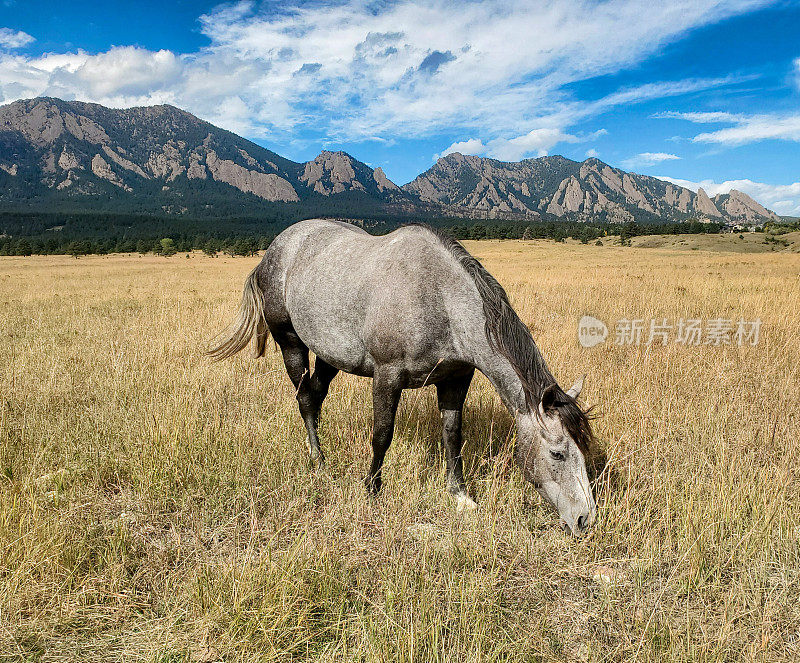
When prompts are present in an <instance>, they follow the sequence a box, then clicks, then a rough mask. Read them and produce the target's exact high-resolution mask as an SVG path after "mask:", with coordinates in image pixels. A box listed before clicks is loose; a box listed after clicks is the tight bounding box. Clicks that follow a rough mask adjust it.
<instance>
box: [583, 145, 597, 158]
mask: <svg viewBox="0 0 800 663" xmlns="http://www.w3.org/2000/svg"><path fill="white" fill-rule="evenodd" d="M599 156H600V152H598V151H597V150H596V149H594V148H593V147H592V148H591V149H588V150H586V158H587V159H591V158H592V157H599Z"/></svg>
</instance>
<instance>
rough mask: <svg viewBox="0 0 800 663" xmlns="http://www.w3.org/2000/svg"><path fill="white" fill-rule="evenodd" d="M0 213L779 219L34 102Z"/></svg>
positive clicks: (577, 178)
mask: <svg viewBox="0 0 800 663" xmlns="http://www.w3.org/2000/svg"><path fill="white" fill-rule="evenodd" d="M0 210H5V211H9V210H10V211H54V210H55V211H59V210H60V211H104V212H112V211H113V212H133V213H143V214H153V215H161V216H173V215H174V216H181V215H187V216H203V217H220V218H222V217H230V216H236V215H239V216H241V215H250V216H258V215H260V214H264V213H267V212H269V213H270V214H273V215H274V214H275V213H276V210H277V211H278V212H281V211H282V212H285V213H287V214H290V215H291V214H293V215H295V216H298V215H299V216H302V215H304V214H308V215H312V214H326V215H335V216H356V217H364V218H366V217H369V216H370V215H373V214H381V215H384V216H396V217H398V218H399V217H403V216H408V215H414V216H420V215H422V216H425V215H428V216H440V217H441V216H451V217H468V218H470V217H471V218H489V219H494V218H501V219H502V218H505V219H520V220H525V219H547V220H558V219H562V220H577V221H589V220H600V221H611V222H627V221H640V222H664V221H683V220H688V219H699V220H702V221H716V222H721V223H762V222H764V221H768V220H775V221H776V220H778V219H779V217H778V216H777V215H776V214H775V213H774V212H772V211H770V210H767V209H765V208H764V207H762V206H761V205H760V204H759V203H757V202H756V201H754V200H753V199H752V198H750V197H749V196H747V195H746V194H744V193H742V192H741V191H737V190H732V191H730V192H729V193H727V194H719V195H716V196H714V197H713V198H710V197H709V196H708V195H706V193H705V191H703V189H700V190H699V191H698V192H697V193H695V192H693V191H691V190H689V189H686V188H683V187H680V186H677V185H675V184H672V183H669V182H665V181H663V180H659V179H657V178H654V177H648V176H644V175H637V174H634V173H628V172H625V171H623V170H620V169H618V168H614V167H612V166H610V165H608V164H605V163H603V162H602V161H600V160H599V159H595V158H591V159H587V160H586V161H583V162H577V161H571V160H569V159H565V158H564V157H561V156H546V157H539V158H536V159H525V160H523V161H519V162H503V161H497V160H494V159H488V158H482V157H476V156H465V155H462V154H459V153H451V154H448V155H447V156H445V157H442V158H441V159H439V160H438V161H437V162H436V163H435V164H434V165H433V166H432V167H431V168H430V169H428V170H427V171H425V172H424V173H422V174H420V175H419V176H417V177H416V178H415V179H414V180H413V181H411V182H409V183H408V184H405V185H404V186H397V185H396V184H395V183H393V182H392V181H391V180H389V179H388V178H387V177H386V175H385V173H384V172H383V170H381V169H380V168H375V169H373V168H371V167H370V166H368V165H367V164H365V163H362V162H360V161H358V160H357V159H354V158H353V157H352V156H350V155H349V154H346V153H345V152H331V151H323V152H321V153H320V154H319V156H317V157H316V158H315V159H314V160H312V161H308V162H306V163H297V162H294V161H291V160H289V159H286V158H284V157H282V156H280V155H278V154H276V153H275V152H272V151H270V150H268V149H266V148H263V147H261V146H259V145H256V144H255V143H253V142H251V141H249V140H246V139H244V138H242V137H240V136H237V135H236V134H233V133H231V132H229V131H226V130H224V129H220V128H218V127H216V126H214V125H212V124H210V123H208V122H205V121H203V120H201V119H199V118H197V117H195V116H194V115H192V114H190V113H188V112H186V111H183V110H180V109H178V108H175V107H173V106H168V105H162V106H149V107H141V108H128V109H111V108H106V107H103V106H100V105H97V104H90V103H83V102H78V101H63V100H60V99H55V98H37V99H29V100H22V101H17V102H14V103H11V104H8V105H5V106H0Z"/></svg>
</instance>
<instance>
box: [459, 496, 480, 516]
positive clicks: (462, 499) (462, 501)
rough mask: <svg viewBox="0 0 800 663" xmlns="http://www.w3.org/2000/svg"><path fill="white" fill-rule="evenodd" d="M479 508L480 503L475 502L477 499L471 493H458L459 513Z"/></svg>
mask: <svg viewBox="0 0 800 663" xmlns="http://www.w3.org/2000/svg"><path fill="white" fill-rule="evenodd" d="M477 508H478V505H477V504H475V500H473V499H472V498H471V497H470V496H469V495H464V494H463V493H462V494H461V495H456V511H457V512H458V513H465V512H470V511H475V510H476V509H477Z"/></svg>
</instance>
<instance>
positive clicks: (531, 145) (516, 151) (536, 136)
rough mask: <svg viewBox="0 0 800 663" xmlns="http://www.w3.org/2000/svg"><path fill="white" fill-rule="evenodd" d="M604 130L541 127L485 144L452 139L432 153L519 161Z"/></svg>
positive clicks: (437, 155) (477, 141)
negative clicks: (576, 132)
mask: <svg viewBox="0 0 800 663" xmlns="http://www.w3.org/2000/svg"><path fill="white" fill-rule="evenodd" d="M606 133H608V132H607V131H606V130H605V129H600V130H598V131H595V132H593V133H591V134H588V135H586V136H576V135H573V134H569V133H564V132H563V131H562V130H561V129H558V128H555V127H541V128H538V129H533V130H531V131H529V132H528V133H526V134H522V135H521V136H513V137H499V138H494V139H492V140H490V141H488V142H487V143H486V144H484V142H483V141H482V140H480V139H478V138H470V139H469V140H464V141H460V142H457V143H453V144H452V145H451V146H450V147H448V148H447V149H445V150H442V152H440V153H439V154H436V155H434V159H439V158H440V157H443V156H446V155H448V154H451V153H452V152H461V153H462V154H472V155H475V156H482V155H485V156H489V157H493V158H495V159H500V160H501V161H519V160H520V159H522V158H524V157H526V156H528V155H532V156H537V157H543V156H546V155H547V154H548V153H549V151H550V150H551V149H552V148H553V147H554V146H555V145H557V144H558V143H580V142H583V141H587V140H593V139H595V138H598V137H599V136H602V135H604V134H606Z"/></svg>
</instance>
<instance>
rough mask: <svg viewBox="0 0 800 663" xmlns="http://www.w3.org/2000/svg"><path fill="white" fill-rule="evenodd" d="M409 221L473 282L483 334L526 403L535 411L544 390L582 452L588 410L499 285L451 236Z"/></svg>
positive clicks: (587, 435)
mask: <svg viewBox="0 0 800 663" xmlns="http://www.w3.org/2000/svg"><path fill="white" fill-rule="evenodd" d="M412 225H415V226H418V227H421V228H424V229H425V230H427V231H428V232H430V233H432V234H433V235H434V236H435V237H436V239H437V240H438V241H439V242H440V243H441V244H442V246H444V247H445V248H446V249H447V250H448V251H449V253H450V254H451V255H452V256H453V257H454V258H455V259H456V260H457V261H458V262H459V264H460V265H461V266H462V267H463V268H464V271H466V273H467V274H468V275H469V277H470V278H471V279H472V281H473V282H474V283H475V286H476V287H477V289H478V294H479V295H480V297H481V300H482V301H483V314H484V317H485V318H486V325H485V329H486V338H487V339H488V340H489V345H490V346H491V347H492V349H494V350H495V351H496V352H499V353H500V354H501V355H503V356H504V357H505V358H506V359H507V360H508V361H509V363H510V364H511V366H512V367H513V369H514V372H515V373H516V374H517V377H519V380H520V382H521V383H522V390H523V393H524V395H525V402H526V404H527V406H528V407H529V408H530V409H531V411H532V412H538V408H539V403H540V401H541V399H542V395H543V394H544V392H545V390H548V400H551V401H552V407H554V408H555V409H557V410H558V413H559V416H560V418H561V422H562V424H563V426H564V428H565V429H566V431H567V432H568V433H569V434H570V436H571V437H572V439H573V440H575V442H576V444H577V445H578V447H579V448H580V449H581V451H583V452H584V453H586V452H587V451H588V450H589V447H590V445H591V443H592V441H593V436H592V429H591V426H590V425H589V419H590V417H589V413H588V412H585V411H584V410H583V409H582V408H581V407H580V406H579V405H578V403H577V402H576V401H575V399H574V398H572V397H571V396H569V395H568V394H567V393H566V392H565V391H564V390H563V389H561V387H560V386H559V385H558V383H557V382H556V379H555V378H554V377H553V374H552V373H550V369H549V368H547V364H546V363H545V360H544V357H542V353H541V352H540V351H539V348H538V347H537V345H536V342H535V341H534V340H533V336H531V332H530V330H529V329H528V327H527V326H526V325H525V323H524V322H522V320H520V318H519V316H518V315H517V313H516V311H514V309H513V308H512V306H511V303H510V302H509V301H508V295H507V294H506V291H505V290H504V289H503V286H501V285H500V284H499V283H498V282H497V279H495V278H494V277H493V276H492V275H491V274H490V273H489V272H488V271H486V268H485V267H484V266H483V265H481V263H480V262H478V261H477V260H476V259H475V258H474V257H473V256H472V255H471V254H470V253H469V252H468V251H467V250H466V249H465V248H464V247H463V246H462V245H461V244H460V243H459V242H457V241H456V240H454V239H453V238H452V237H449V236H447V235H445V234H444V233H442V232H440V231H439V230H437V229H435V228H432V227H431V226H428V225H425V224H412Z"/></svg>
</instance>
